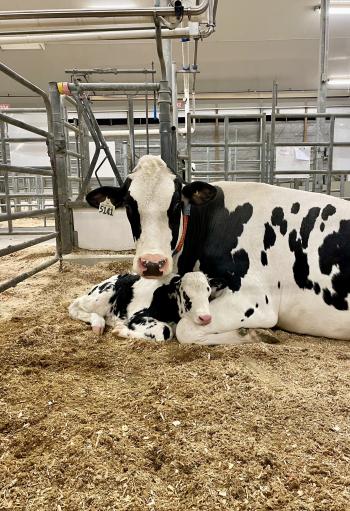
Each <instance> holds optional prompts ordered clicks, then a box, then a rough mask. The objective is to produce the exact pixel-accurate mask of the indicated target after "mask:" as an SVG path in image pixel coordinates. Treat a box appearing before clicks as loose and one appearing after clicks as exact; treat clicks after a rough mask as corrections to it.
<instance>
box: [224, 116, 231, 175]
mask: <svg viewBox="0 0 350 511" xmlns="http://www.w3.org/2000/svg"><path fill="white" fill-rule="evenodd" d="M229 140H230V119H229V117H227V116H225V117H224V142H225V148H224V174H225V181H227V180H228V144H229Z"/></svg>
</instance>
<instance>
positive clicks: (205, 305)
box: [178, 271, 212, 325]
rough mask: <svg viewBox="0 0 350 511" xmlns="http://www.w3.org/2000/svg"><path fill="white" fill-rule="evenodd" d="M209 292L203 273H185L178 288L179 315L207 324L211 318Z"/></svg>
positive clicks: (200, 323)
mask: <svg viewBox="0 0 350 511" xmlns="http://www.w3.org/2000/svg"><path fill="white" fill-rule="evenodd" d="M210 294H211V288H210V286H209V283H208V280H207V277H206V276H205V275H204V273H202V272H200V271H194V272H190V273H185V275H184V276H183V277H181V280H180V286H179V290H178V301H179V306H180V307H179V308H180V316H181V317H183V316H188V317H190V318H191V320H192V321H193V322H194V323H197V324H198V325H208V324H209V323H210V322H211V319H212V318H211V315H210V310H209V297H210Z"/></svg>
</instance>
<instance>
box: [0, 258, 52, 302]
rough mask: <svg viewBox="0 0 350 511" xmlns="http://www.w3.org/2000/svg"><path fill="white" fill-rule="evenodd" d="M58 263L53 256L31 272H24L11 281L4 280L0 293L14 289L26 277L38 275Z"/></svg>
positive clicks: (0, 285) (0, 286)
mask: <svg viewBox="0 0 350 511" xmlns="http://www.w3.org/2000/svg"><path fill="white" fill-rule="evenodd" d="M57 261H59V257H57V256H55V257H53V258H51V259H49V260H48V261H46V262H45V263H43V264H40V265H39V266H35V268H33V269H32V270H29V271H26V272H24V273H21V274H20V275H17V277H14V278H13V279H9V280H6V281H5V282H3V283H2V284H0V293H2V292H3V291H6V289H9V288H10V287H15V286H17V284H19V283H20V282H23V280H26V279H27V278H28V277H32V276H33V275H35V274H36V273H39V272H40V271H42V270H45V269H46V268H49V266H52V265H53V264H55V263H57Z"/></svg>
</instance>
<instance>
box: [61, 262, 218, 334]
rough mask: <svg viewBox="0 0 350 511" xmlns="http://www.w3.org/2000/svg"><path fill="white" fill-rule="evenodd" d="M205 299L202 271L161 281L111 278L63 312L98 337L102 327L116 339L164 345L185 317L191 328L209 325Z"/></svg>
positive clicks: (206, 285) (206, 290)
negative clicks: (117, 337) (157, 342)
mask: <svg viewBox="0 0 350 511" xmlns="http://www.w3.org/2000/svg"><path fill="white" fill-rule="evenodd" d="M214 292H215V288H214ZM210 295H211V288H210V285H209V282H208V280H207V278H206V277H205V275H204V274H203V273H201V272H191V273H186V274H185V275H183V276H182V277H180V276H179V275H174V274H172V275H169V276H167V277H164V278H163V279H160V280H150V279H144V278H141V277H140V276H139V275H134V274H125V275H114V276H113V277H111V278H110V279H107V280H105V281H104V282H102V283H101V284H98V285H97V286H95V287H94V288H92V289H91V290H90V291H89V293H88V294H86V295H83V296H80V297H79V298H77V299H76V300H74V302H73V303H72V304H71V305H70V306H69V309H68V310H69V315H70V316H71V318H73V319H79V320H81V321H85V322H86V323H90V324H91V326H92V330H93V331H94V332H95V333H97V334H99V335H100V334H102V333H103V330H104V328H105V325H106V324H107V325H108V326H112V327H114V330H113V332H114V333H116V334H118V335H119V336H120V337H133V338H137V339H154V340H157V341H167V340H170V339H171V338H172V337H173V335H174V325H176V324H177V323H178V322H179V321H180V318H184V317H186V318H187V320H188V321H189V322H190V324H193V323H196V324H198V325H207V324H209V323H210V321H211V316H210V314H209V297H210Z"/></svg>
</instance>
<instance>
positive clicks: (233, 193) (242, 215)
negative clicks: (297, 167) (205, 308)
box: [86, 155, 350, 344]
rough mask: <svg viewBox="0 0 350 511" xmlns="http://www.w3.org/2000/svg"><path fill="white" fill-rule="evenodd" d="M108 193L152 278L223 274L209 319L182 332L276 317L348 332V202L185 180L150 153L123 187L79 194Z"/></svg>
mask: <svg viewBox="0 0 350 511" xmlns="http://www.w3.org/2000/svg"><path fill="white" fill-rule="evenodd" d="M106 197H109V198H110V199H111V201H112V202H113V204H114V205H115V206H116V207H122V206H123V207H125V208H126V212H127V215H128V218H129V221H130V225H131V229H132V232H133V235H134V238H135V241H136V255H135V258H134V271H135V272H137V273H139V274H140V275H143V276H144V277H149V278H152V279H159V278H162V277H164V276H166V275H168V274H169V273H170V272H172V271H175V272H177V273H179V274H181V275H183V274H184V273H186V272H189V271H193V270H201V271H203V272H204V273H205V274H206V275H208V276H209V277H218V278H221V279H223V280H224V281H225V282H226V284H227V289H226V290H225V291H224V292H223V293H222V294H221V296H220V297H218V298H217V299H215V300H213V301H212V302H211V304H210V314H211V315H212V317H213V320H212V322H211V323H210V324H208V325H206V326H198V327H197V326H196V327H195V328H191V332H190V334H189V333H188V331H187V329H186V328H185V327H184V328H182V325H184V324H185V323H186V320H184V321H182V322H181V324H179V325H178V331H179V335H180V332H181V333H182V334H183V335H184V336H185V337H186V336H187V337H186V338H188V340H190V339H191V340H192V341H197V342H199V343H201V342H208V343H210V344H215V343H241V342H242V339H241V338H240V336H239V329H240V327H244V328H248V329H254V328H270V327H273V326H275V325H278V326H280V327H281V328H284V329H286V330H289V331H292V332H297V333H305V334H311V335H317V336H326V337H333V338H338V339H348V340H350V299H349V298H350V203H349V202H348V201H345V200H343V199H338V198H335V197H330V196H327V195H322V194H316V193H311V192H303V191H299V190H292V189H287V188H281V187H276V186H271V185H266V184H262V183H236V182H218V183H211V184H209V183H205V182H201V181H197V182H193V183H188V184H186V183H183V182H182V180H181V179H180V178H179V177H178V176H176V175H174V174H173V173H172V172H171V171H170V170H169V169H168V168H167V166H166V165H165V163H164V162H163V161H162V160H161V159H160V158H159V157H155V156H150V155H149V156H144V157H142V158H140V160H139V163H138V165H137V167H136V168H135V170H134V171H133V172H132V173H131V174H130V175H129V176H128V178H127V179H126V181H125V183H124V184H123V186H122V187H120V188H114V187H102V188H98V189H96V190H93V191H91V192H90V193H89V194H88V195H87V197H86V199H87V201H88V202H89V204H90V205H91V206H94V207H98V206H99V204H100V203H101V202H102V201H104V200H105V199H106ZM188 206H190V208H191V213H190V216H188V214H187V208H188ZM117 235H118V234H117V232H116V236H117ZM186 331H187V334H186ZM249 335H250V333H248V336H249Z"/></svg>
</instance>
